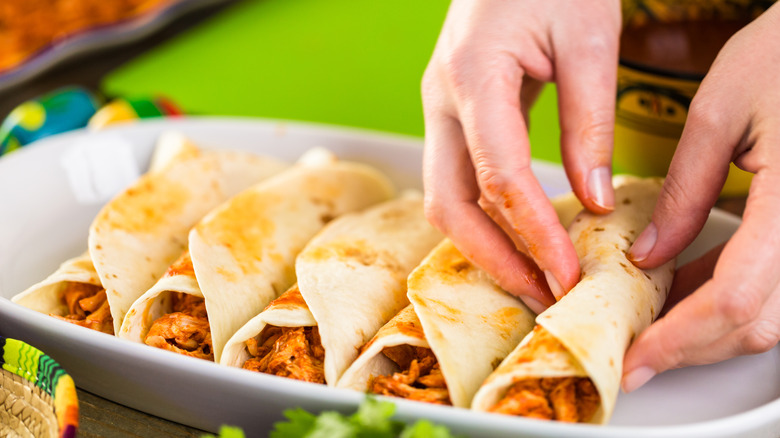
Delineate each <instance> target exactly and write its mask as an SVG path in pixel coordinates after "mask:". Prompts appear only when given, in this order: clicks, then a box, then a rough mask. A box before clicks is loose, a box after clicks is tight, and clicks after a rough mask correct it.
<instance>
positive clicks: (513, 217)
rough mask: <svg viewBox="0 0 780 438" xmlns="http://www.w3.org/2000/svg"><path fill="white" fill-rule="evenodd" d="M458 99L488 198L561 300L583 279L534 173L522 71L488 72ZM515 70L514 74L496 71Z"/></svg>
mask: <svg viewBox="0 0 780 438" xmlns="http://www.w3.org/2000/svg"><path fill="white" fill-rule="evenodd" d="M486 71H489V72H491V73H488V74H487V75H488V76H490V75H491V74H492V75H494V76H493V77H485V78H481V79H480V80H479V81H478V82H476V83H474V84H472V85H471V87H473V88H472V89H470V90H466V92H464V93H463V94H462V95H461V96H460V99H457V103H458V107H459V110H460V111H459V116H460V122H461V125H462V126H463V132H464V135H465V138H466V143H467V147H468V150H469V152H470V155H471V160H472V162H473V165H474V170H475V172H476V175H477V180H478V183H479V186H480V189H481V191H482V194H483V196H484V197H485V199H486V200H487V201H489V202H491V203H492V204H493V205H495V206H496V208H497V209H498V210H499V211H500V213H501V214H502V215H503V216H504V218H505V219H506V222H507V224H508V225H509V226H510V227H511V231H513V232H515V233H516V234H517V235H518V236H519V237H520V239H521V240H522V242H523V243H524V246H525V247H526V248H527V249H528V252H529V255H530V256H531V257H532V258H533V260H534V261H535V262H536V263H537V265H538V266H539V268H540V269H541V270H542V271H543V272H544V274H545V277H546V278H547V280H548V284H549V285H550V289H551V290H552V292H553V293H554V294H555V296H556V297H558V298H560V297H561V296H563V294H564V293H565V292H566V291H568V290H570V289H571V288H572V287H574V285H575V284H576V282H577V280H578V279H579V260H578V259H577V254H576V252H575V250H574V246H573V245H572V243H571V240H570V239H569V235H568V233H567V232H566V230H565V229H564V228H563V226H562V225H561V224H560V222H559V220H558V216H557V214H556V213H555V210H554V209H553V207H552V205H551V204H550V201H549V200H548V199H547V195H546V194H545V193H544V190H543V189H542V187H541V185H540V184H539V182H538V181H537V179H536V177H535V176H534V174H533V172H532V170H531V152H530V145H529V142H528V132H527V127H526V124H525V120H524V119H523V116H522V112H521V109H520V107H519V105H520V103H519V99H518V96H519V90H520V88H521V85H522V84H521V82H522V71H520V70H519V69H518V68H517V67H516V66H515V67H514V69H512V68H510V67H508V66H507V67H504V68H502V67H501V66H498V67H496V68H492V69H486ZM502 71H503V72H506V71H514V72H515V73H514V74H506V73H503V74H502V73H496V72H502Z"/></svg>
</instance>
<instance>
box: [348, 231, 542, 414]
mask: <svg viewBox="0 0 780 438" xmlns="http://www.w3.org/2000/svg"><path fill="white" fill-rule="evenodd" d="M407 284H408V293H407V295H408V297H409V300H410V301H411V303H412V305H411V306H410V307H407V308H406V309H404V310H403V311H402V312H400V313H399V314H398V315H397V316H396V317H395V318H393V320H391V321H390V322H389V323H388V324H387V325H386V326H385V327H383V328H382V329H381V330H380V331H379V333H377V335H376V336H375V337H374V338H373V339H372V340H371V341H370V343H369V344H368V345H366V346H365V347H364V348H363V352H362V353H361V355H360V357H358V359H357V360H356V361H355V362H354V363H353V364H352V365H351V366H350V368H349V369H348V370H347V371H346V372H345V373H344V376H343V377H342V378H341V380H340V381H339V383H338V386H339V387H343V388H352V389H356V390H359V391H365V390H366V388H367V385H368V383H369V380H370V378H371V376H378V375H387V374H391V373H392V372H395V371H398V369H397V366H396V365H395V363H393V362H392V361H391V360H390V359H388V358H387V357H385V356H384V355H383V354H382V349H384V348H385V347H391V346H395V345H403V344H409V345H412V346H419V347H429V348H430V349H431V350H432V351H433V354H434V355H435V356H436V358H437V359H438V362H439V366H440V368H441V372H442V375H443V376H444V380H445V381H446V382H447V387H448V390H449V393H450V400H451V401H452V404H453V405H454V406H458V407H468V406H469V404H470V402H471V398H472V396H473V395H474V393H475V392H476V391H477V389H478V388H479V385H480V384H481V383H482V381H483V380H484V379H485V378H486V377H487V376H488V375H489V374H490V373H491V372H492V371H493V369H495V367H496V366H497V365H498V363H499V362H500V361H501V360H502V359H503V358H504V357H505V356H506V355H507V354H509V352H510V351H512V349H513V348H514V347H515V346H516V345H517V343H518V342H520V340H521V339H522V338H523V336H525V334H526V333H528V331H529V330H531V328H532V327H533V320H534V316H535V315H534V313H533V312H531V311H530V310H529V309H528V308H526V307H525V305H523V304H522V302H520V300H518V299H517V298H515V297H513V296H511V295H509V294H508V293H507V292H505V291H504V290H502V289H501V288H499V287H498V286H497V285H496V284H495V283H494V282H493V280H492V279H491V278H490V277H489V276H488V275H487V274H486V273H485V272H483V271H482V270H480V269H479V268H477V267H476V266H474V265H473V264H471V263H470V262H469V261H468V260H466V258H465V257H464V256H463V255H462V254H461V253H460V252H458V250H457V249H456V248H455V246H454V245H453V244H452V242H451V241H450V240H448V239H447V240H444V241H442V242H441V243H440V244H439V245H438V246H437V247H436V248H435V249H434V250H433V251H432V252H431V253H430V254H429V255H428V256H427V257H426V258H425V260H423V262H422V263H421V264H420V266H418V267H417V268H416V269H415V270H414V271H413V272H412V274H411V275H410V276H409V279H408V283H407Z"/></svg>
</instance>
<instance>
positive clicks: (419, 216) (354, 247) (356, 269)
mask: <svg viewBox="0 0 780 438" xmlns="http://www.w3.org/2000/svg"><path fill="white" fill-rule="evenodd" d="M443 238H444V236H442V235H441V234H440V233H439V232H438V231H437V230H436V229H435V228H433V227H432V226H431V225H430V224H428V222H427V220H426V219H425V215H424V212H423V198H422V194H420V193H419V192H407V193H405V194H404V195H403V196H401V197H400V198H397V199H394V200H390V201H387V202H384V203H382V204H379V205H376V206H374V207H372V208H370V209H367V210H365V211H363V212H360V213H353V214H349V215H344V216H342V217H340V218H339V219H336V220H334V221H333V222H331V223H330V224H328V226H327V227H326V228H325V229H324V230H322V231H321V232H320V233H319V234H317V236H316V237H314V239H312V240H311V242H309V243H308V244H307V245H306V248H304V250H303V251H302V252H301V254H300V255H299V256H298V257H297V260H296V264H295V268H296V273H297V277H298V284H297V285H296V287H295V288H294V290H293V291H288V292H286V293H285V294H284V295H282V297H280V298H279V299H278V300H275V301H274V302H272V303H271V305H269V306H268V308H266V309H265V310H263V312H261V313H260V314H259V315H257V316H256V317H254V318H252V320H250V321H249V322H248V323H247V324H246V325H245V326H244V327H242V328H241V329H240V330H239V331H238V332H237V333H236V334H235V335H234V336H233V337H232V338H231V339H230V341H228V343H227V345H226V347H225V351H224V353H223V356H222V363H224V364H226V365H230V366H237V367H240V366H242V365H243V363H244V362H245V361H246V360H247V359H248V358H249V355H248V353H247V352H246V349H245V342H246V341H247V340H248V339H249V338H252V337H256V336H258V335H259V334H260V333H261V332H262V331H263V329H264V328H265V326H266V324H271V325H275V326H279V327H302V326H311V325H317V326H319V328H318V330H319V335H320V338H321V339H322V346H323V347H324V349H325V360H324V373H325V381H326V383H327V384H329V385H330V386H335V384H336V382H337V380H338V378H339V377H341V374H342V373H343V372H344V371H345V370H346V368H347V367H348V366H349V364H351V363H352V361H354V360H355V358H356V357H357V350H358V348H359V347H360V346H361V345H363V344H365V343H366V342H368V340H369V339H371V336H373V335H374V333H376V332H377V331H378V330H379V329H380V328H381V327H382V325H384V324H385V323H386V322H387V321H388V320H390V318H392V317H393V315H395V314H396V313H398V311H400V310H401V309H402V308H403V307H404V306H406V305H407V304H408V303H409V301H408V300H407V298H406V277H407V276H408V275H409V273H410V272H411V271H412V269H414V267H415V266H417V264H419V263H420V261H421V260H422V259H423V258H424V257H425V256H426V255H427V254H428V252H429V251H430V250H431V249H432V248H433V247H434V246H435V245H436V244H437V243H439V242H440V241H441V240H442V239H443ZM293 297H296V298H295V299H293ZM297 297H300V299H298V298H297ZM293 303H294V304H293Z"/></svg>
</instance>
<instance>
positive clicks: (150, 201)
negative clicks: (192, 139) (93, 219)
mask: <svg viewBox="0 0 780 438" xmlns="http://www.w3.org/2000/svg"><path fill="white" fill-rule="evenodd" d="M190 197H191V192H190V189H189V188H188V187H187V186H186V184H184V182H179V181H172V180H169V179H167V178H166V177H165V176H164V175H163V174H149V175H144V176H142V177H141V178H140V179H139V180H138V182H137V183H136V185H135V186H133V187H131V188H129V189H127V190H125V191H124V192H122V193H120V194H119V195H118V196H117V197H116V198H114V200H112V201H111V202H110V203H109V204H107V205H106V207H105V208H103V209H102V210H101V211H100V214H99V215H98V218H97V221H98V222H101V223H105V224H106V225H107V226H108V227H109V228H110V229H112V230H121V231H125V232H128V233H144V234H154V233H156V232H158V231H159V228H160V227H161V226H163V225H165V224H167V223H168V222H169V221H170V220H171V219H170V218H172V217H175V216H177V215H178V214H179V213H180V212H181V211H182V210H184V207H185V205H186V204H187V203H188V202H189V200H190ZM95 230H96V231H98V228H96V229H95ZM98 232H99V231H98Z"/></svg>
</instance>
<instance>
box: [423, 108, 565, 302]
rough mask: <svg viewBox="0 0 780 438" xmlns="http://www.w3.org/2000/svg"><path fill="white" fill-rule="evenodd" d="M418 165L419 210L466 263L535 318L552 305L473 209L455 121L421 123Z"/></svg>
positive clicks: (527, 263)
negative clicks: (477, 268) (420, 171)
mask: <svg viewBox="0 0 780 438" xmlns="http://www.w3.org/2000/svg"><path fill="white" fill-rule="evenodd" d="M423 162H424V172H423V179H424V185H425V193H426V195H425V204H426V205H425V208H426V214H427V216H428V218H429V219H430V220H431V222H432V223H433V224H434V225H435V226H436V227H437V228H439V229H440V230H442V232H444V233H445V234H446V235H448V236H450V237H451V239H452V242H453V244H454V245H455V246H456V247H457V248H458V249H459V250H460V251H461V252H462V253H463V255H464V256H465V257H466V258H468V259H469V260H471V261H472V262H474V263H475V264H476V265H477V266H480V267H481V268H482V269H483V270H485V271H486V272H487V273H488V274H490V275H491V276H492V277H493V278H495V280H496V282H497V283H498V284H499V285H500V286H501V287H502V288H503V289H505V290H507V291H509V292H510V293H512V294H514V295H516V296H519V297H521V298H522V299H523V301H524V302H525V303H526V304H528V306H529V307H530V308H531V309H532V310H534V311H535V312H541V311H542V310H544V309H545V308H546V307H547V306H549V305H551V304H552V303H554V302H555V300H554V299H553V297H552V295H551V294H550V291H549V289H547V287H546V285H545V284H544V282H543V281H541V278H540V277H541V274H540V271H539V270H538V268H537V267H536V266H535V265H534V263H533V262H532V261H531V260H529V259H528V258H527V257H526V256H524V255H523V254H522V253H520V252H519V251H517V249H516V248H515V245H514V244H513V243H512V241H511V239H510V238H509V237H508V236H507V235H506V234H505V233H504V232H503V230H502V229H501V228H500V227H499V226H498V225H496V224H495V223H494V222H493V221H492V220H491V219H490V217H489V216H488V215H487V214H486V213H485V212H484V211H483V210H482V209H481V208H480V207H479V206H478V204H477V201H478V199H479V196H480V195H479V193H480V192H479V188H478V187H477V184H476V180H475V177H473V176H471V175H474V170H473V167H472V166H471V160H470V157H469V154H468V151H467V149H466V146H465V141H464V139H463V136H462V134H461V131H460V124H459V123H458V122H457V121H456V120H454V119H452V118H449V117H446V116H441V115H437V116H434V115H431V114H429V115H428V116H427V117H426V140H425V149H424V156H423ZM470 176H471V177H470Z"/></svg>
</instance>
